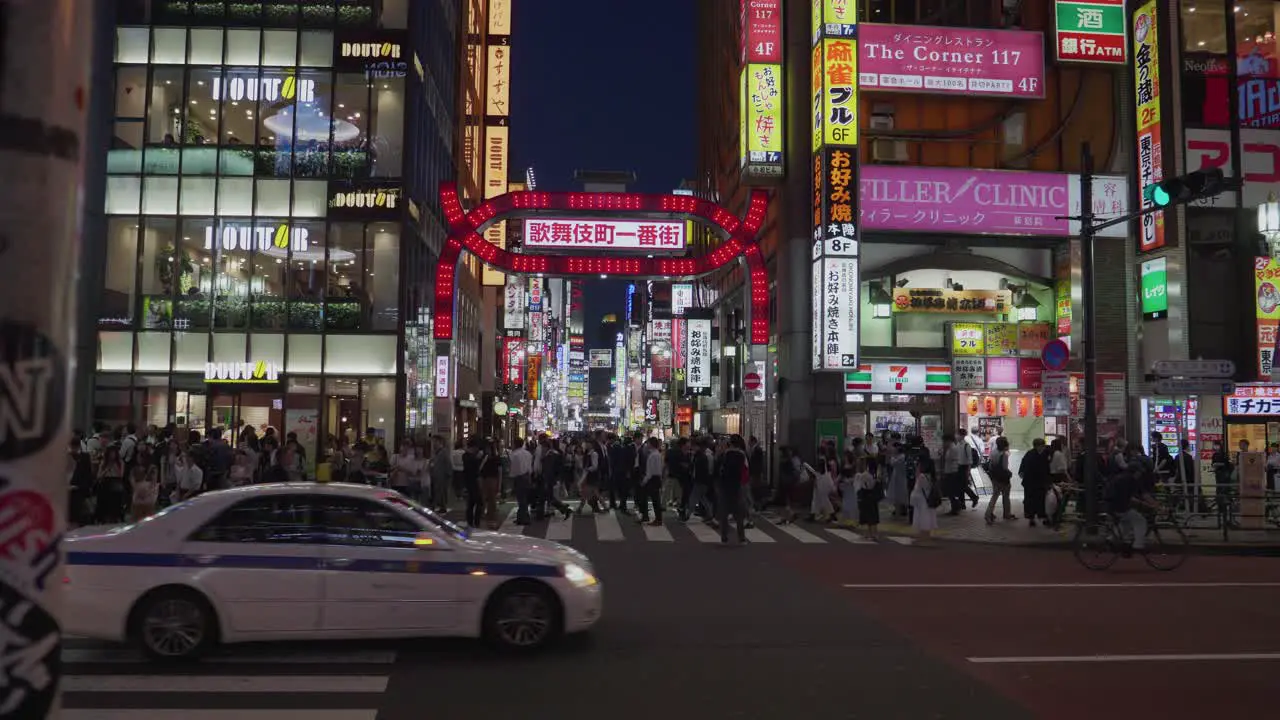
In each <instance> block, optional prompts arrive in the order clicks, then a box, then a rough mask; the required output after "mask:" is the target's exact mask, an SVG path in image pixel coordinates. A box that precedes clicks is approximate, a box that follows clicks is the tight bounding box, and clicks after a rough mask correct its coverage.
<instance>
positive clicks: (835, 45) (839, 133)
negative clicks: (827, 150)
mask: <svg viewBox="0 0 1280 720" xmlns="http://www.w3.org/2000/svg"><path fill="white" fill-rule="evenodd" d="M821 48H822V64H821V68H820V75H821V77H820V78H815V80H817V79H820V80H821V83H822V84H821V85H820V86H818V87H820V88H821V90H820V91H819V92H820V94H821V96H822V107H821V108H820V113H821V118H818V117H816V114H815V118H814V119H815V121H817V120H819V119H820V120H821V124H822V142H824V143H826V144H827V145H849V146H853V145H857V144H858V41H856V40H832V39H826V40H823V41H822V45H821Z"/></svg>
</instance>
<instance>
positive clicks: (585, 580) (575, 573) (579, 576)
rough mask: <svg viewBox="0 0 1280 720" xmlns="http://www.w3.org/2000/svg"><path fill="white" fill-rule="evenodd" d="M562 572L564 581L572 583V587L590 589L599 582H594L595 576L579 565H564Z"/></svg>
mask: <svg viewBox="0 0 1280 720" xmlns="http://www.w3.org/2000/svg"><path fill="white" fill-rule="evenodd" d="M562 570H563V572H564V579H565V580H568V581H569V582H571V583H573V585H574V587H580V588H585V587H591V586H592V585H595V584H596V583H597V582H599V581H598V580H596V576H595V575H592V574H591V573H589V572H587V571H586V569H584V568H583V567H582V566H581V565H576V564H574V563H565V564H564V567H563V568H562Z"/></svg>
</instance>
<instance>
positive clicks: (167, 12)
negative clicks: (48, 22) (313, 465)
mask: <svg viewBox="0 0 1280 720" xmlns="http://www.w3.org/2000/svg"><path fill="white" fill-rule="evenodd" d="M458 33H459V27H458V17H457V7H456V3H453V2H449V1H448V0H423V1H422V2H412V3H410V2H409V1H408V0H399V1H398V2H397V1H392V0H384V1H382V2H351V1H349V0H340V1H338V2H332V1H331V2H315V1H303V2H297V1H287V2H281V1H278V0H277V1H273V2H226V3H223V2H204V1H200V0H197V1H194V2H121V3H120V4H119V6H118V26H117V27H116V28H115V42H114V53H113V57H112V62H113V70H112V73H111V82H112V85H113V87H112V88H111V90H110V95H111V97H113V98H114V102H112V103H109V105H110V118H109V119H106V118H99V120H100V121H101V122H103V123H104V125H105V124H106V123H108V122H109V124H110V126H111V131H110V134H109V136H110V138H111V140H110V147H109V149H107V150H106V153H107V157H106V161H105V168H106V178H105V183H103V184H102V185H101V192H100V195H101V198H100V201H101V207H102V208H103V211H104V214H103V215H102V216H101V217H100V218H99V221H98V222H96V223H95V222H94V221H93V220H92V219H91V220H90V222H89V224H88V228H87V230H88V232H87V233H86V253H85V254H86V259H85V264H84V267H85V275H86V276H88V277H87V278H86V279H89V280H96V281H95V282H90V283H88V284H89V285H91V286H93V285H96V286H97V288H98V291H97V293H94V294H93V295H92V301H91V302H90V303H88V307H87V311H86V314H88V315H91V316H90V317H83V318H82V322H83V323H85V324H87V325H89V326H96V362H95V363H94V367H93V375H94V377H93V380H92V387H93V389H94V391H93V403H92V407H91V409H90V408H89V406H88V404H87V403H85V408H84V410H83V411H82V413H81V414H82V415H83V414H85V413H91V416H90V417H81V418H78V420H79V421H80V422H81V423H82V424H88V422H90V421H102V422H106V423H110V424H113V425H115V424H120V423H124V422H129V421H132V422H135V423H138V424H139V425H146V424H155V425H159V426H163V425H166V424H168V423H175V424H177V425H178V426H179V427H186V428H189V429H191V430H200V431H204V430H206V429H207V428H210V427H215V426H223V427H238V426H239V425H240V424H241V423H242V422H243V423H248V424H252V425H254V426H257V427H259V428H262V427H265V426H272V427H275V428H277V429H278V430H280V431H281V432H282V433H285V432H297V433H298V435H299V437H300V438H301V439H302V440H303V441H304V443H305V444H307V445H308V447H309V448H312V447H314V448H316V449H317V450H318V448H319V447H320V445H321V443H322V442H323V441H324V440H325V438H326V437H327V436H329V435H334V436H338V435H343V434H346V435H349V436H353V435H363V433H364V430H365V429H366V428H375V429H376V430H377V431H378V432H379V433H380V434H383V435H384V436H385V437H386V439H387V440H388V442H394V441H395V440H396V439H397V438H399V437H404V436H406V434H411V433H415V432H417V431H418V430H420V429H422V427H421V426H423V425H425V424H427V423H429V422H430V418H431V417H432V413H431V407H430V403H431V399H432V394H433V393H432V392H431V387H430V384H431V377H432V372H431V367H432V363H433V359H432V357H430V352H431V344H430V342H429V337H430V324H431V318H430V310H429V302H428V301H429V299H430V297H431V295H432V293H431V282H432V276H433V272H434V258H435V257H436V256H437V255H438V252H439V248H440V246H441V243H442V242H443V239H444V235H445V230H444V225H443V219H442V217H441V214H440V212H439V210H438V207H437V202H436V200H435V198H436V195H437V188H438V186H439V183H440V181H442V180H444V179H451V178H453V177H454V176H455V174H456V172H455V163H454V157H455V152H454V139H455V132H456V123H455V115H456V108H455V104H456V103H455V102H454V101H453V100H452V98H455V97H457V94H456V77H457V57H458V53H457V38H458ZM104 104H105V103H104ZM90 187H91V189H92V187H93V185H92V184H91V185H90ZM96 201H97V198H94V197H92V193H91V194H90V197H89V198H88V202H90V203H93V202H96ZM419 338H421V340H419ZM419 378H422V379H421V381H419ZM317 455H318V453H317V452H310V453H309V457H311V458H315V457H317Z"/></svg>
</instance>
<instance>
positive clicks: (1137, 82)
mask: <svg viewBox="0 0 1280 720" xmlns="http://www.w3.org/2000/svg"><path fill="white" fill-rule="evenodd" d="M1157 17H1158V13H1157V10H1156V0H1151V1H1150V2H1148V3H1146V4H1145V5H1143V6H1142V7H1140V8H1138V9H1137V10H1136V11H1135V12H1134V13H1133V82H1134V100H1135V103H1136V105H1137V131H1138V137H1137V149H1138V188H1137V189H1138V196H1139V197H1140V198H1141V202H1142V207H1143V209H1146V208H1149V207H1152V205H1151V200H1149V199H1147V198H1146V197H1143V195H1144V193H1143V192H1142V189H1143V188H1145V187H1146V186H1148V185H1151V184H1152V183H1157V182H1160V181H1161V180H1163V179H1164V142H1163V137H1162V134H1161V124H1160V103H1161V96H1160V52H1159V37H1158V36H1159V32H1158V27H1159V23H1158V22H1157ZM1138 225H1139V227H1140V228H1141V230H1140V234H1139V236H1138V249H1139V250H1140V251H1142V252H1147V251H1150V250H1156V249H1158V248H1162V247H1164V245H1165V239H1164V212H1163V211H1159V212H1153V213H1148V214H1146V215H1144V216H1142V218H1141V219H1140V220H1138Z"/></svg>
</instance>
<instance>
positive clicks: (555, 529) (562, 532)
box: [547, 515, 573, 541]
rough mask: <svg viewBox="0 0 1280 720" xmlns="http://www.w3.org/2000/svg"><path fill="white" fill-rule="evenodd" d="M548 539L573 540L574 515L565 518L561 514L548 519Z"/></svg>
mask: <svg viewBox="0 0 1280 720" xmlns="http://www.w3.org/2000/svg"><path fill="white" fill-rule="evenodd" d="M547 539H548V540H561V541H563V540H572V539H573V517H572V516H570V517H569V518H568V519H565V518H564V517H563V516H561V515H557V516H555V517H553V518H551V519H550V520H548V521H547Z"/></svg>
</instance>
